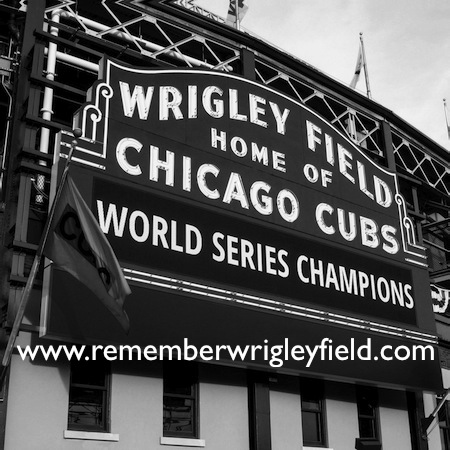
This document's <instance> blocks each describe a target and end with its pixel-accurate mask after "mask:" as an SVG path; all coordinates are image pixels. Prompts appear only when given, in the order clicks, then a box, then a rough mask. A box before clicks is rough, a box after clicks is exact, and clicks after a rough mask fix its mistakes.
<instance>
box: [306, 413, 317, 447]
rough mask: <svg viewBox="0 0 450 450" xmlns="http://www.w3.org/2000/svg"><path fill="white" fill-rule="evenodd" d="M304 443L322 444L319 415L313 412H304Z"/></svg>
mask: <svg viewBox="0 0 450 450" xmlns="http://www.w3.org/2000/svg"><path fill="white" fill-rule="evenodd" d="M302 427H303V441H304V442H308V443H310V444H312V443H321V442H322V438H321V429H320V428H321V427H320V418H319V415H318V414H316V413H313V412H302Z"/></svg>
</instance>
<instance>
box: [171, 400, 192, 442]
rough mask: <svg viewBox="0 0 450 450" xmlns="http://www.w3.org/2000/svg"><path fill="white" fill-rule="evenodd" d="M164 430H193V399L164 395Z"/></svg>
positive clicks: (182, 431) (181, 431) (189, 431)
mask: <svg viewBox="0 0 450 450" xmlns="http://www.w3.org/2000/svg"><path fill="white" fill-rule="evenodd" d="M164 431H170V432H173V433H189V434H192V433H193V432H194V401H193V400H189V399H184V398H178V397H166V396H165V397H164Z"/></svg>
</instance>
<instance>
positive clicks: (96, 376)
mask: <svg viewBox="0 0 450 450" xmlns="http://www.w3.org/2000/svg"><path fill="white" fill-rule="evenodd" d="M105 379H106V376H105V364H103V362H98V361H79V362H77V363H76V364H72V375H71V382H72V384H88V385H90V386H105Z"/></svg>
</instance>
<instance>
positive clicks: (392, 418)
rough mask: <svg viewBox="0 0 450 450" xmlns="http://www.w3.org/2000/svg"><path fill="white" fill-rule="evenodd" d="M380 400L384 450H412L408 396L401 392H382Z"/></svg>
mask: <svg viewBox="0 0 450 450" xmlns="http://www.w3.org/2000/svg"><path fill="white" fill-rule="evenodd" d="M378 400H379V405H380V407H379V415H380V428H381V441H382V443H383V448H386V449H389V448H395V449H396V450H411V433H410V428H409V418H408V406H407V401H406V394H405V393H404V392H401V391H383V390H381V391H380V392H379V398H378Z"/></svg>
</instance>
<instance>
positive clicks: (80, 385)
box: [68, 361, 109, 431]
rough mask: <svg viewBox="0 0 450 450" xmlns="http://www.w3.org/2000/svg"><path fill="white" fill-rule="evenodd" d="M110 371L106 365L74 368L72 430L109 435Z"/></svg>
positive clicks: (93, 363)
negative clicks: (107, 433)
mask: <svg viewBox="0 0 450 450" xmlns="http://www.w3.org/2000/svg"><path fill="white" fill-rule="evenodd" d="M108 395H109V394H108V370H107V366H106V364H105V363H104V362H103V361H89V362H86V361H77V362H72V365H71V379H70V390H69V410H68V428H69V430H85V431H108V417H107V414H108V402H107V399H108Z"/></svg>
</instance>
